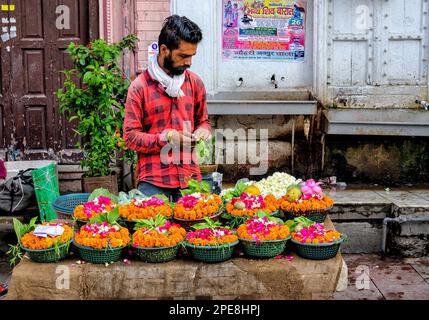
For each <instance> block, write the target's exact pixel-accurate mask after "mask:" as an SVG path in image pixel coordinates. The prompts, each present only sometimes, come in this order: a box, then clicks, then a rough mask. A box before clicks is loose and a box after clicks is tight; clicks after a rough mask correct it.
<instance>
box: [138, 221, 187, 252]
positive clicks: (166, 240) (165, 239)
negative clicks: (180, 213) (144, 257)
mask: <svg viewBox="0 0 429 320" xmlns="http://www.w3.org/2000/svg"><path fill="white" fill-rule="evenodd" d="M185 236H186V230H185V229H183V228H181V227H180V225H178V224H172V223H171V222H170V221H166V222H165V224H164V225H163V226H160V227H156V228H154V229H148V228H142V229H139V230H137V231H136V232H135V233H134V234H133V247H142V248H153V247H170V246H175V245H177V244H179V243H180V242H182V241H183V240H185Z"/></svg>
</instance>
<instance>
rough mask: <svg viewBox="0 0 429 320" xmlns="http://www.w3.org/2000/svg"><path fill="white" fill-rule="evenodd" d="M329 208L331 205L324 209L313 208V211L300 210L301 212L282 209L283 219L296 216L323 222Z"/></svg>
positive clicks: (291, 218) (290, 218)
mask: <svg viewBox="0 0 429 320" xmlns="http://www.w3.org/2000/svg"><path fill="white" fill-rule="evenodd" d="M331 209H332V207H330V208H327V209H325V210H313V211H302V212H295V211H286V210H283V213H284V219H285V220H293V219H295V218H296V217H306V218H307V219H310V220H311V221H314V222H317V223H323V222H325V219H326V216H327V215H328V212H329V210H331Z"/></svg>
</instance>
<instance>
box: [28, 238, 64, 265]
mask: <svg viewBox="0 0 429 320" xmlns="http://www.w3.org/2000/svg"><path fill="white" fill-rule="evenodd" d="M70 243H71V240H70V241H68V242H66V243H62V244H60V245H59V246H58V248H55V247H52V248H49V249H41V250H33V249H27V248H25V247H23V246H22V245H21V248H22V250H24V251H25V252H27V254H28V256H29V258H30V259H31V261H33V262H38V263H51V262H57V261H60V260H62V259H64V258H66V257H67V255H68V253H69V249H70Z"/></svg>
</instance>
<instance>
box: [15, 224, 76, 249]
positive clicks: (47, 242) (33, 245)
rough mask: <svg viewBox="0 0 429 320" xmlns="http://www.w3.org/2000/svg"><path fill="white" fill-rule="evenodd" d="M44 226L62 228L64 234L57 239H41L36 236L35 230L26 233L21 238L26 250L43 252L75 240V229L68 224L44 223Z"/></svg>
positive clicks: (48, 237)
mask: <svg viewBox="0 0 429 320" xmlns="http://www.w3.org/2000/svg"><path fill="white" fill-rule="evenodd" d="M42 225H43V226H61V227H63V228H64V232H63V233H62V234H61V235H60V236H56V237H50V236H47V237H46V238H45V237H40V236H37V235H34V234H33V233H34V230H33V231H31V232H28V233H26V234H25V235H24V236H22V238H21V244H22V246H23V247H24V248H26V249H31V250H42V249H49V248H52V247H54V246H55V245H56V244H63V243H67V242H69V241H70V240H71V239H72V238H73V229H72V228H71V227H69V226H68V225H67V224H61V223H48V222H44V223H43V224H42Z"/></svg>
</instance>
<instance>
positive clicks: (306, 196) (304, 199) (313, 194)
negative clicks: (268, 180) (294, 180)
mask: <svg viewBox="0 0 429 320" xmlns="http://www.w3.org/2000/svg"><path fill="white" fill-rule="evenodd" d="M319 185H320V182H317V183H316V182H315V181H314V180H313V179H310V180H307V181H306V182H304V183H302V184H301V185H295V186H291V187H290V188H289V189H288V192H287V193H286V195H285V196H283V197H282V198H281V199H280V208H281V209H282V210H284V211H292V212H294V215H296V216H297V215H298V216H299V215H305V214H306V213H308V212H311V211H323V210H326V209H329V208H331V207H332V206H333V205H334V200H333V199H332V198H330V197H328V196H326V195H325V194H323V192H322V188H321V187H320V186H319Z"/></svg>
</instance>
